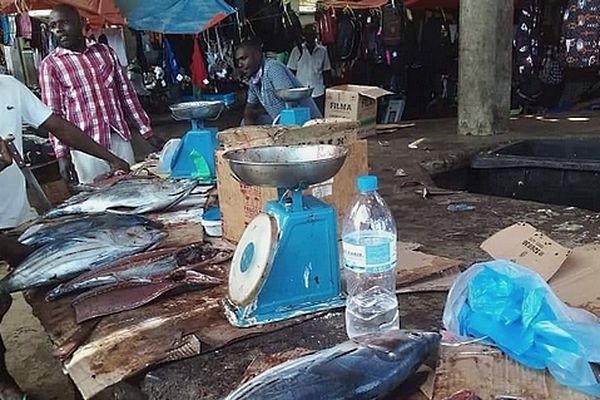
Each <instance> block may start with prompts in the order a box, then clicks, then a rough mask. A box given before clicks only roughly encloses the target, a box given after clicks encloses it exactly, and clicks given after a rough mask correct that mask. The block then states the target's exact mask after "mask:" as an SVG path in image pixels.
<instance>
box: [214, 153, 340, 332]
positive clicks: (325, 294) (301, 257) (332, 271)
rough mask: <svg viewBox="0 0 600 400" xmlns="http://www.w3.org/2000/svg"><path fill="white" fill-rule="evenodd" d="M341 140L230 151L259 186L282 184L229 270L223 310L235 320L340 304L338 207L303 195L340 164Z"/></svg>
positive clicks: (238, 168) (245, 177)
mask: <svg viewBox="0 0 600 400" xmlns="http://www.w3.org/2000/svg"><path fill="white" fill-rule="evenodd" d="M346 155H347V150H346V149H345V148H344V147H340V146H331V145H307V146H271V147H256V148H250V149H240V150H234V151H229V152H226V153H225V154H224V155H223V158H224V159H225V160H227V161H228V162H229V165H230V167H231V170H232V172H233V173H234V175H235V176H236V177H237V178H238V179H239V180H240V181H242V182H244V183H246V184H248V185H254V186H267V187H277V188H278V189H279V190H278V191H279V193H280V196H279V199H278V200H273V201H269V202H268V203H267V204H266V205H265V207H264V209H263V212H262V213H261V214H259V215H258V216H257V217H256V218H255V219H254V220H253V221H252V222H251V223H250V224H249V226H248V228H247V229H246V230H245V232H244V234H243V235H242V237H241V239H240V242H239V244H238V246H237V248H236V251H235V254H234V257H233V261H232V263H231V270H230V274H229V293H228V298H227V299H225V301H224V304H225V309H226V316H227V318H228V320H229V322H230V323H231V324H232V325H234V326H238V327H251V326H256V325H263V324H267V323H271V322H276V321H282V320H286V319H290V318H293V317H297V316H300V315H305V314H310V313H314V312H319V311H326V310H329V309H332V308H337V307H341V306H342V305H343V304H344V300H343V298H342V297H341V284H340V261H339V253H338V235H337V218H336V212H335V209H334V208H333V207H331V206H330V205H328V204H326V203H324V202H322V201H321V200H319V199H317V198H315V197H313V196H307V195H303V193H302V191H303V189H305V188H307V187H308V186H309V185H312V184H315V183H319V182H323V181H326V180H328V179H330V178H331V177H333V176H334V175H335V174H336V173H337V172H338V170H339V169H340V168H341V167H342V165H343V163H344V161H345V158H346Z"/></svg>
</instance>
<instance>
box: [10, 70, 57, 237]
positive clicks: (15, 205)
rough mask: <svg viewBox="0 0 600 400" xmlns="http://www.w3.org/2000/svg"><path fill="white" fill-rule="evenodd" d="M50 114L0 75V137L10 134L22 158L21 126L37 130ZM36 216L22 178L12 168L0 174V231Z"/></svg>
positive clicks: (16, 83) (23, 88) (22, 88)
mask: <svg viewBox="0 0 600 400" xmlns="http://www.w3.org/2000/svg"><path fill="white" fill-rule="evenodd" d="M51 115H52V110H50V109H49V108H48V107H47V106H46V105H45V104H44V103H42V102H41V100H39V99H38V98H37V97H35V95H34V94H33V93H31V91H29V89H27V87H26V86H25V85H23V84H22V83H21V82H19V81H18V80H16V79H15V78H13V77H12V76H8V75H0V137H2V138H4V139H6V138H7V137H8V135H10V134H12V135H13V136H14V137H15V142H14V143H15V145H16V147H17V149H18V150H19V152H21V154H23V132H22V125H23V122H26V123H28V124H29V125H31V126H33V127H35V128H38V127H39V126H40V125H42V124H43V123H44V122H46V120H47V119H48V118H50V116H51ZM34 215H35V214H34V213H33V211H32V210H31V206H30V205H29V201H28V200H27V190H26V186H25V177H24V176H23V174H22V173H21V171H20V170H19V168H18V167H17V166H16V165H15V164H13V165H11V166H10V167H8V168H6V169H5V170H4V171H2V172H0V229H7V228H13V227H15V226H18V225H19V224H21V223H23V222H25V221H27V220H29V219H31V218H32V217H33V216H34Z"/></svg>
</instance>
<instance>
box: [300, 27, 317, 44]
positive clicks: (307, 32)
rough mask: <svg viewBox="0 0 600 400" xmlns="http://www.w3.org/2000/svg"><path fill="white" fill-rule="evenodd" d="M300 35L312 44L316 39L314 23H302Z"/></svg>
mask: <svg viewBox="0 0 600 400" xmlns="http://www.w3.org/2000/svg"><path fill="white" fill-rule="evenodd" d="M302 35H303V36H304V40H305V41H306V43H307V44H311V45H314V44H315V42H316V40H317V26H316V25H315V24H308V25H304V27H303V28H302Z"/></svg>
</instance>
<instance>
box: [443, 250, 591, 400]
mask: <svg viewBox="0 0 600 400" xmlns="http://www.w3.org/2000/svg"><path fill="white" fill-rule="evenodd" d="M443 322H444V327H445V328H446V329H448V330H449V331H451V332H454V333H457V334H459V335H461V336H465V337H471V338H472V337H475V338H477V337H482V336H487V337H488V342H489V343H490V344H493V345H495V346H497V347H498V348H500V349H501V350H502V351H503V352H504V353H505V354H507V355H508V356H510V357H511V358H513V359H515V360H517V361H518V362H519V363H521V364H523V365H524V366H526V367H529V368H533V369H548V370H549V371H550V373H551V374H552V376H553V377H554V378H555V379H556V381H558V382H559V383H560V384H562V385H565V386H569V387H571V388H573V389H575V390H578V391H581V392H583V393H587V394H590V395H593V396H600V384H599V383H598V381H597V379H596V376H595V374H594V371H593V370H592V367H591V364H590V363H596V362H599V361H600V347H599V346H598V338H599V337H600V323H599V322H598V319H597V318H596V317H595V316H594V315H593V314H591V313H589V312H587V311H585V310H582V309H577V308H571V307H568V306H567V305H566V304H565V303H563V302H562V301H561V300H560V299H559V298H558V296H557V295H556V294H555V293H554V292H553V291H552V289H551V288H550V286H548V284H547V283H546V282H545V281H544V279H542V277H541V276H540V275H538V274H537V273H535V272H534V271H532V270H530V269H528V268H526V267H523V266H521V265H518V264H515V263H512V262H510V261H505V260H496V261H490V262H484V263H480V264H476V265H474V266H472V267H471V268H469V269H468V270H467V271H465V272H463V273H462V274H461V275H460V276H459V277H458V279H457V280H456V282H455V283H454V286H453V287H452V289H451V290H450V294H449V295H448V299H447V301H446V306H445V308H444V317H443Z"/></svg>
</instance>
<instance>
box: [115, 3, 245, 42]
mask: <svg viewBox="0 0 600 400" xmlns="http://www.w3.org/2000/svg"><path fill="white" fill-rule="evenodd" d="M115 3H116V4H117V6H118V7H119V9H120V10H121V14H122V15H123V16H125V19H126V20H127V25H129V26H130V27H131V28H133V29H137V30H141V31H153V32H162V33H180V34H182V33H198V32H201V31H203V30H204V29H207V28H210V27H212V26H214V25H216V24H218V23H219V22H221V21H222V20H223V19H225V18H227V16H228V15H229V14H231V13H233V12H234V11H235V9H234V8H233V7H231V6H230V5H228V4H227V3H225V1H223V0H161V1H153V0H115Z"/></svg>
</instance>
